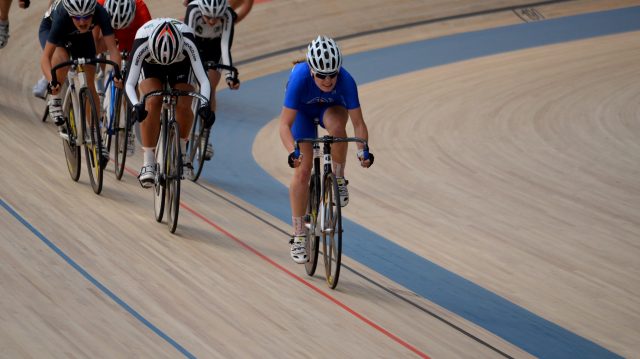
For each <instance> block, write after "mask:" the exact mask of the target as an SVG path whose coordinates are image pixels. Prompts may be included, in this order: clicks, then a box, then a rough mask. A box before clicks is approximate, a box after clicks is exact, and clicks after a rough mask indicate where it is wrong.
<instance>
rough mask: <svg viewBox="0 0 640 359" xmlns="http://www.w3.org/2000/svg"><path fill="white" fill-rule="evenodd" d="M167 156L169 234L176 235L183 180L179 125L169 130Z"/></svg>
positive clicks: (173, 124)
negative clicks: (181, 181) (181, 182)
mask: <svg viewBox="0 0 640 359" xmlns="http://www.w3.org/2000/svg"><path fill="white" fill-rule="evenodd" d="M168 136H169V138H168V141H167V152H166V153H167V154H168V155H167V156H166V161H165V162H166V168H167V171H166V174H167V175H166V196H167V198H166V205H167V206H168V208H167V225H168V226H169V232H171V233H175V232H176V228H177V227H178V214H179V213H180V180H181V178H182V153H181V152H180V131H179V129H178V123H177V122H172V123H171V125H170V128H169V133H168Z"/></svg>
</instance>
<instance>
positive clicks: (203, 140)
mask: <svg viewBox="0 0 640 359" xmlns="http://www.w3.org/2000/svg"><path fill="white" fill-rule="evenodd" d="M209 133H210V131H209V130H207V129H206V128H205V127H204V121H202V119H201V117H200V116H198V114H197V113H196V118H195V119H194V121H193V126H192V127H191V134H190V135H189V142H188V147H187V153H188V154H189V160H190V161H191V165H192V166H193V175H192V176H190V178H189V180H190V181H193V182H196V181H197V180H198V178H200V175H201V174H202V169H203V168H204V163H205V160H204V153H205V151H206V150H207V144H208V143H209Z"/></svg>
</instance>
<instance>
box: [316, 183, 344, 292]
mask: <svg viewBox="0 0 640 359" xmlns="http://www.w3.org/2000/svg"><path fill="white" fill-rule="evenodd" d="M321 211H322V214H321V215H322V217H323V220H322V222H321V223H322V224H323V226H322V228H321V229H322V255H323V257H324V267H325V272H326V277H327V284H328V285H329V288H331V289H335V287H336V286H337V285H338V278H339V277H340V264H341V260H342V215H341V213H340V193H339V192H338V182H337V181H336V176H335V175H334V174H333V173H329V174H327V175H325V177H324V193H323V194H322V207H321Z"/></svg>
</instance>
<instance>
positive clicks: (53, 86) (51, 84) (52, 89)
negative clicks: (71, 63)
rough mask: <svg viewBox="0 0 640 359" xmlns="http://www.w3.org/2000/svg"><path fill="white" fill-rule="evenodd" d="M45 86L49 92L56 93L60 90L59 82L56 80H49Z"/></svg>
mask: <svg viewBox="0 0 640 359" xmlns="http://www.w3.org/2000/svg"><path fill="white" fill-rule="evenodd" d="M47 88H48V89H49V93H50V94H52V95H57V94H58V92H60V83H59V82H58V81H55V82H54V81H51V82H49V85H47Z"/></svg>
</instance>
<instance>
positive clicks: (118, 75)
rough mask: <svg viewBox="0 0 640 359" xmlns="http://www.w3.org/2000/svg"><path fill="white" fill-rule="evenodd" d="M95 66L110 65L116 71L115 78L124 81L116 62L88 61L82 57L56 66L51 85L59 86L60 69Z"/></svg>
mask: <svg viewBox="0 0 640 359" xmlns="http://www.w3.org/2000/svg"><path fill="white" fill-rule="evenodd" d="M95 64H108V65H111V66H113V68H114V69H115V71H116V76H115V77H116V78H118V79H122V74H121V73H120V65H118V64H116V63H115V62H113V61H111V60H105V59H99V58H93V59H87V58H82V57H81V58H79V59H73V60H69V61H65V62H61V63H59V64H57V65H55V66H54V67H53V68H51V83H52V84H54V85H56V84H58V76H56V71H57V70H58V69H60V68H63V67H66V66H72V65H73V66H78V65H95Z"/></svg>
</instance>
